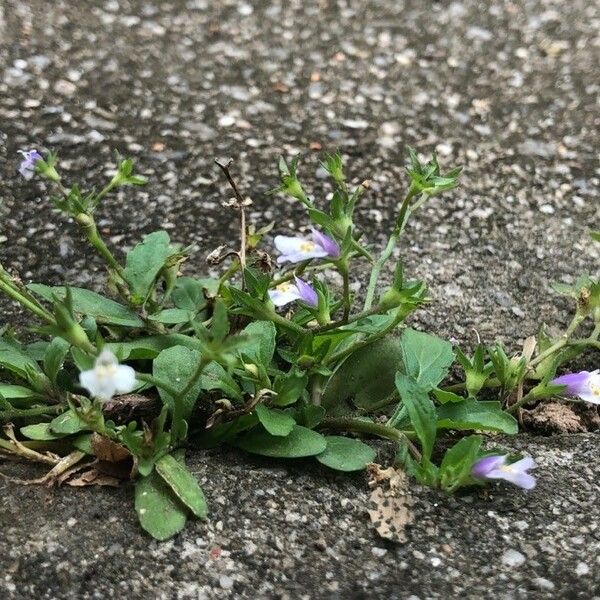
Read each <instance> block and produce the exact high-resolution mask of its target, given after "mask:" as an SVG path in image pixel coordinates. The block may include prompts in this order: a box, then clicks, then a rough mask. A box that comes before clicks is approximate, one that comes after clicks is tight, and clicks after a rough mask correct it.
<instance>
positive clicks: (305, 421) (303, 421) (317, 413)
mask: <svg viewBox="0 0 600 600" xmlns="http://www.w3.org/2000/svg"><path fill="white" fill-rule="evenodd" d="M294 413H295V414H294V419H295V420H296V422H297V423H298V425H303V426H304V427H308V428H309V429H314V428H315V427H316V426H317V425H318V424H319V423H320V422H321V421H322V420H323V419H324V418H325V415H326V414H327V411H326V410H325V409H324V408H323V407H322V406H317V405H316V404H304V406H302V407H301V408H299V409H297V410H296V411H294Z"/></svg>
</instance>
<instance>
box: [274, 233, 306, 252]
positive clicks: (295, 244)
mask: <svg viewBox="0 0 600 600" xmlns="http://www.w3.org/2000/svg"><path fill="white" fill-rule="evenodd" d="M274 242H275V248H277V250H279V252H281V254H295V253H297V252H299V251H300V246H302V244H304V243H305V242H306V240H305V239H304V238H300V237H291V236H289V235H276V236H275V240H274Z"/></svg>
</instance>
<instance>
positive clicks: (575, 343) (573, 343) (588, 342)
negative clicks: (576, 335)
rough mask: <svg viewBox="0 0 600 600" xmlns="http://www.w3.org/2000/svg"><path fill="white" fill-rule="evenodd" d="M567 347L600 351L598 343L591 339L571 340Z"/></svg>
mask: <svg viewBox="0 0 600 600" xmlns="http://www.w3.org/2000/svg"><path fill="white" fill-rule="evenodd" d="M569 346H591V347H592V348H596V349H597V350H600V342H599V341H598V340H595V339H593V338H592V337H589V338H581V339H577V340H571V341H570V342H569Z"/></svg>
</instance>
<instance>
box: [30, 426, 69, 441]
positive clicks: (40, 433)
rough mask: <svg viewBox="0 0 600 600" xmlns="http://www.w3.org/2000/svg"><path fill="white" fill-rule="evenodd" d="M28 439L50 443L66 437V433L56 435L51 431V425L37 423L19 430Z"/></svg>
mask: <svg viewBox="0 0 600 600" xmlns="http://www.w3.org/2000/svg"><path fill="white" fill-rule="evenodd" d="M19 431H20V432H21V433H22V434H23V435H24V436H25V437H26V438H29V439H30V440H39V441H50V440H59V439H61V438H63V437H65V435H67V434H64V433H56V432H54V431H52V430H51V429H50V423H36V424H35V425H26V426H25V427H21V429H20V430H19Z"/></svg>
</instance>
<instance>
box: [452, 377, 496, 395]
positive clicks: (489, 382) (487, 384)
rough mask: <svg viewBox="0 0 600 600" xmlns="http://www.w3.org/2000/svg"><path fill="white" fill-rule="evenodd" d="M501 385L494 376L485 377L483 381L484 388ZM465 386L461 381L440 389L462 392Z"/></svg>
mask: <svg viewBox="0 0 600 600" xmlns="http://www.w3.org/2000/svg"><path fill="white" fill-rule="evenodd" d="M501 386H502V384H501V383H500V381H499V380H498V379H496V378H495V377H492V378H491V379H486V381H485V383H484V384H483V387H484V388H498V387H501ZM466 387H467V384H466V383H465V382H464V381H463V382H461V383H453V384H452V385H446V386H444V387H443V388H441V390H442V391H444V392H462V391H463V390H465V389H466Z"/></svg>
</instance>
